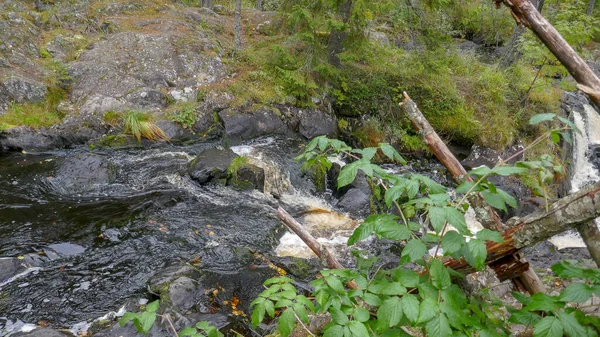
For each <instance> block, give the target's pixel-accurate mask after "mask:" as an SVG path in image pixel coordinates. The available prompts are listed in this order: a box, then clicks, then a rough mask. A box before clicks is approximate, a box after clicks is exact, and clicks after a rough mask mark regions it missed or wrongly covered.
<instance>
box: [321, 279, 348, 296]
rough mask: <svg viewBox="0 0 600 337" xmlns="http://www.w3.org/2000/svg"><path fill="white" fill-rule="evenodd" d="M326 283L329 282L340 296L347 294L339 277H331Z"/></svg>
mask: <svg viewBox="0 0 600 337" xmlns="http://www.w3.org/2000/svg"><path fill="white" fill-rule="evenodd" d="M325 281H326V282H327V285H328V286H329V287H330V288H331V289H333V290H334V291H335V292H337V293H338V294H344V293H346V289H345V288H344V285H343V284H342V281H340V280H339V279H338V278H337V277H335V276H333V275H330V276H327V277H325Z"/></svg>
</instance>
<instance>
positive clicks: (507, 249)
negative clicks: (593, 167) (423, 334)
mask: <svg viewBox="0 0 600 337" xmlns="http://www.w3.org/2000/svg"><path fill="white" fill-rule="evenodd" d="M599 216H600V182H597V183H595V184H593V185H590V186H588V187H586V188H584V189H582V190H581V191H579V192H576V193H573V194H571V195H569V196H567V197H565V198H562V199H560V200H559V201H557V202H555V203H554V204H552V205H551V206H550V208H549V210H548V211H547V212H538V213H534V214H531V215H528V216H526V217H522V218H518V217H515V218H512V219H510V220H509V221H508V222H507V224H508V225H511V226H512V228H511V229H509V230H507V231H505V232H504V233H503V234H502V237H503V238H504V242H501V243H497V242H488V244H487V252H488V257H487V260H486V264H488V265H490V267H492V269H497V268H500V266H499V265H501V263H499V262H501V261H502V259H503V258H505V257H506V256H509V255H512V254H515V253H517V252H518V251H519V250H521V249H523V248H525V247H528V246H531V245H533V244H535V243H538V242H541V241H544V240H547V239H549V238H551V237H552V236H554V235H556V234H560V233H562V232H564V231H566V230H568V229H570V228H577V227H578V226H581V225H583V224H586V223H588V222H590V221H592V220H594V219H595V218H597V217H599ZM445 265H446V266H448V267H451V268H452V269H454V270H456V271H459V272H463V273H469V272H473V268H472V267H471V266H469V265H468V263H467V262H466V261H464V260H462V259H461V260H449V261H447V262H446V263H445Z"/></svg>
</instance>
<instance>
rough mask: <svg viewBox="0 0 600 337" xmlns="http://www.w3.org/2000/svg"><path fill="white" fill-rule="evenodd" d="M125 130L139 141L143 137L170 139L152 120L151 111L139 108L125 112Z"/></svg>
mask: <svg viewBox="0 0 600 337" xmlns="http://www.w3.org/2000/svg"><path fill="white" fill-rule="evenodd" d="M123 131H124V132H125V133H129V134H131V135H133V136H134V137H135V138H136V139H137V140H138V142H140V141H141V140H142V137H144V138H146V139H149V140H162V141H168V140H169V138H168V137H167V135H165V133H164V132H163V130H161V128H159V127H158V126H157V125H156V124H154V122H152V118H151V115H150V114H149V113H147V112H142V111H137V110H129V111H126V112H125V113H124V114H123Z"/></svg>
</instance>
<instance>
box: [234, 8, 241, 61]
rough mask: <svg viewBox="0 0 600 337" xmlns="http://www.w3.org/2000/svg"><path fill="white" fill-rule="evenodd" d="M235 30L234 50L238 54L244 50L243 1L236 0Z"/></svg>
mask: <svg viewBox="0 0 600 337" xmlns="http://www.w3.org/2000/svg"><path fill="white" fill-rule="evenodd" d="M233 30H234V31H233V48H234V50H235V52H236V53H237V52H238V51H239V50H240V49H241V48H242V0H236V2H235V25H234V28H233Z"/></svg>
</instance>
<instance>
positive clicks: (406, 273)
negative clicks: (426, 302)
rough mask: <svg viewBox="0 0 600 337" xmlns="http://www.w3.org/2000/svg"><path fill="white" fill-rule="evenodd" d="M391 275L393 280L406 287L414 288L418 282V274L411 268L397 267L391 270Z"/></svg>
mask: <svg viewBox="0 0 600 337" xmlns="http://www.w3.org/2000/svg"><path fill="white" fill-rule="evenodd" d="M393 277H394V281H398V282H400V284H402V285H403V286H405V287H407V288H414V287H416V286H417V285H418V284H419V274H417V273H416V272H415V271H412V270H408V269H404V268H397V269H396V270H395V271H394V272H393Z"/></svg>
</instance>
